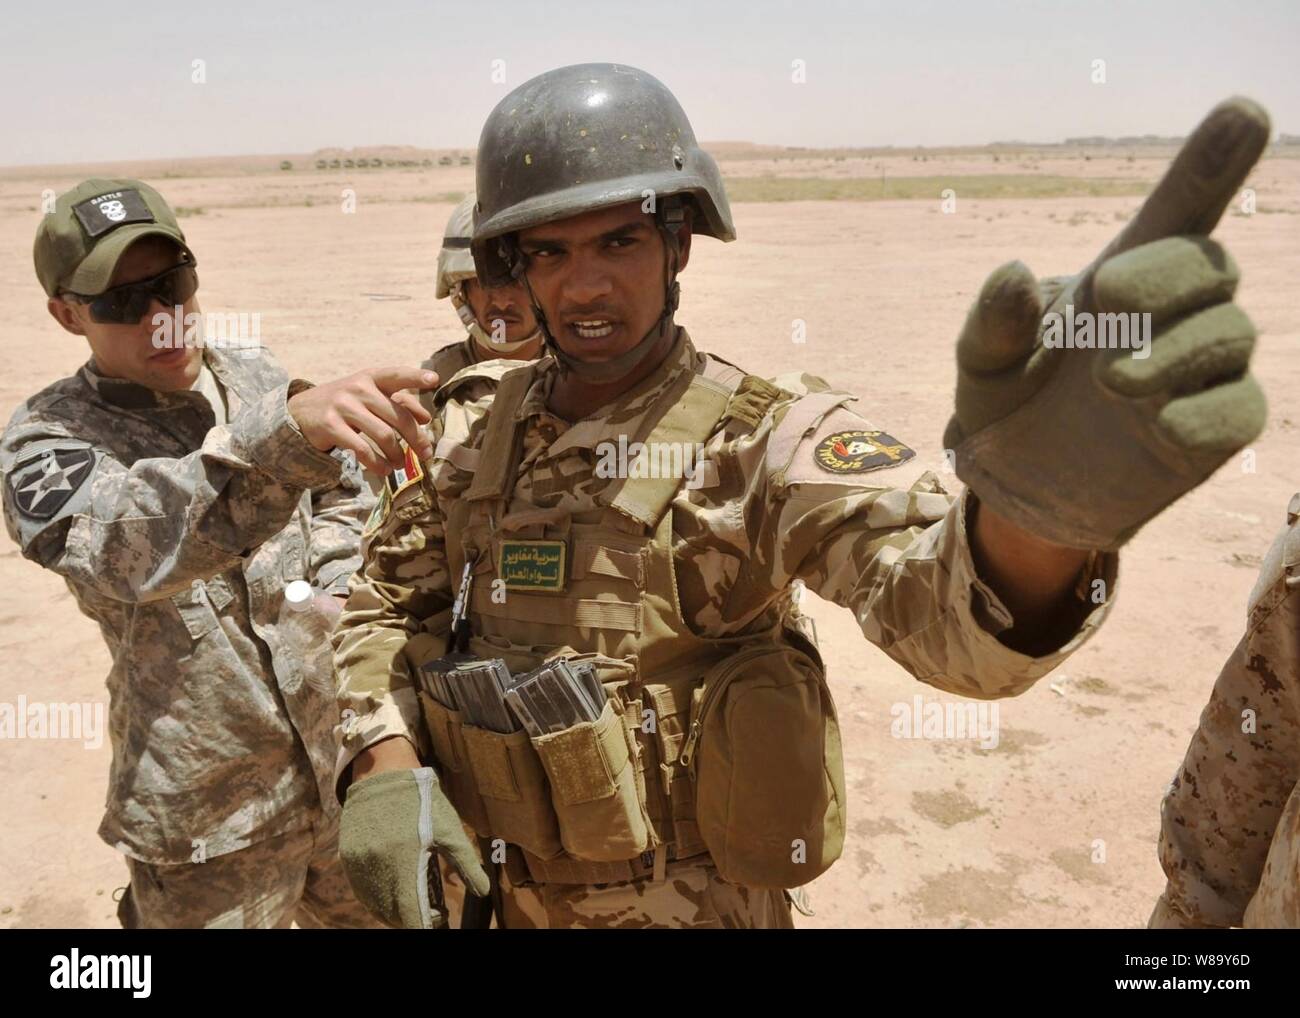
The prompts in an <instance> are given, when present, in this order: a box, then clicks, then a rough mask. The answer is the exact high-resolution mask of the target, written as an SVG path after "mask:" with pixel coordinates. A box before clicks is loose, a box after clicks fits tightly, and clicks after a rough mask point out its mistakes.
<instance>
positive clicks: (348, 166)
mask: <svg viewBox="0 0 1300 1018" xmlns="http://www.w3.org/2000/svg"><path fill="white" fill-rule="evenodd" d="M356 165H357V164H356V163H355V162H353V161H352V160H351V159H344V160H343V168H344V169H345V170H350V169H352V167H354V166H356Z"/></svg>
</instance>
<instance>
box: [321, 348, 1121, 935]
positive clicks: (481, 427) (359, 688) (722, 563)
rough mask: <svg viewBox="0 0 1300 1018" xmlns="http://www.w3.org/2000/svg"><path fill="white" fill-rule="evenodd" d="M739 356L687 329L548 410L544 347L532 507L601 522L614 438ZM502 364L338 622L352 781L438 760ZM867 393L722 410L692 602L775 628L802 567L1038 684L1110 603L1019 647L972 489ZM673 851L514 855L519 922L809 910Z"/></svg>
mask: <svg viewBox="0 0 1300 1018" xmlns="http://www.w3.org/2000/svg"><path fill="white" fill-rule="evenodd" d="M719 363H720V362H718V361H716V360H715V359H712V358H709V357H707V356H706V355H702V354H700V353H697V352H696V350H695V348H694V346H693V344H692V343H691V341H690V339H689V337H688V336H687V335H686V334H685V331H684V330H679V332H678V338H677V341H676V343H675V345H674V347H673V349H672V351H671V352H670V354H669V356H668V357H667V358H666V359H665V361H664V362H663V364H662V365H661V366H660V367H659V368H658V369H656V371H655V372H654V373H653V374H652V375H651V376H650V377H649V378H647V379H646V380H644V381H643V382H641V383H639V384H638V385H637V386H636V387H635V388H634V389H633V390H631V391H630V392H628V393H626V394H624V395H622V396H620V397H619V398H618V399H617V400H615V401H614V402H612V403H610V404H608V405H606V406H605V407H603V408H601V409H600V410H599V411H598V412H596V413H593V414H592V415H591V416H589V417H587V418H584V419H583V420H582V421H580V422H576V423H572V424H570V423H568V422H565V421H562V420H560V419H558V418H557V417H555V416H554V415H553V414H551V413H550V412H549V411H548V410H547V409H546V398H547V394H548V392H549V387H550V384H551V382H552V381H553V379H554V375H555V373H556V370H557V368H556V365H555V363H554V361H552V360H546V361H543V362H540V364H539V366H538V367H537V368H536V370H537V372H538V374H537V376H536V380H535V381H534V383H533V385H532V387H531V388H530V389H529V391H528V392H527V394H526V396H525V397H524V399H523V400H522V402H521V404H520V405H519V406H518V408H517V409H515V408H513V407H512V408H511V409H510V411H509V412H512V413H514V414H516V415H517V417H518V419H520V420H524V421H526V428H525V430H524V437H523V446H522V453H521V458H520V460H519V467H518V469H517V471H516V474H515V477H514V488H513V495H512V496H511V500H510V512H511V514H512V516H513V515H514V514H515V513H516V512H525V511H529V510H533V511H536V512H537V513H538V514H539V517H540V516H541V515H545V516H547V517H548V518H550V517H558V516H559V515H564V516H566V517H569V518H572V519H586V518H589V517H590V514H591V513H592V512H594V511H600V510H601V509H602V507H603V506H604V505H605V504H607V503H605V502H604V501H603V500H602V495H603V494H605V493H606V489H608V487H609V485H610V483H611V482H610V481H608V480H606V479H604V478H602V477H600V476H598V474H597V471H596V461H597V453H596V447H597V445H599V444H601V443H605V442H610V443H617V441H618V439H619V437H620V436H623V437H625V438H626V436H628V435H631V434H644V433H645V424H646V421H647V418H648V417H649V415H651V414H652V413H656V414H658V413H662V412H663V410H662V408H661V407H662V397H663V396H664V394H665V393H666V392H667V391H668V390H669V389H670V388H673V391H677V390H676V389H675V388H674V387H675V386H677V384H678V383H679V382H680V381H681V380H682V379H683V376H684V373H688V372H692V373H697V374H698V373H705V372H710V373H715V372H716V369H717V367H718V365H719ZM519 370H524V369H519ZM732 370H733V372H734V373H735V374H736V375H739V374H740V372H738V371H734V369H732ZM500 377H501V365H500V362H493V363H492V364H489V365H486V366H485V368H484V369H483V370H482V371H479V372H475V371H469V372H466V373H465V374H464V375H463V376H462V378H461V379H460V380H459V382H458V384H455V385H452V386H450V387H445V388H444V389H442V390H441V391H440V393H439V397H438V402H439V404H440V410H439V416H438V418H437V420H436V421H435V427H436V429H437V430H438V433H439V434H440V436H441V437H440V440H439V442H438V446H437V450H436V451H435V454H434V458H433V459H432V461H431V462H430V463H429V464H427V466H426V469H425V472H424V476H423V477H422V478H421V480H420V482H419V484H415V485H411V486H410V487H408V488H407V489H406V490H404V491H403V492H402V493H401V495H400V496H399V497H397V498H395V499H394V501H393V505H392V507H391V509H390V510H389V512H388V513H387V515H386V517H385V518H384V520H383V521H382V523H380V524H379V526H378V527H377V529H376V531H375V533H374V534H373V535H372V536H371V538H370V540H369V542H368V544H367V547H366V550H365V553H364V560H365V561H364V566H363V568H362V571H361V572H360V573H359V574H358V575H357V576H356V577H354V579H353V581H352V593H351V596H350V598H349V600H348V604H347V607H346V608H345V611H344V614H343V617H342V619H341V621H340V624H339V628H338V630H337V631H336V634H335V648H336V659H335V660H336V668H337V670H338V673H339V681H340V702H341V704H342V706H343V707H344V708H345V709H346V710H347V711H348V712H350V713H346V714H345V715H344V716H345V718H346V719H347V720H346V721H345V723H344V724H343V725H342V726H341V728H340V733H341V743H342V749H341V753H340V757H339V764H338V776H339V778H340V779H342V778H343V777H344V776H345V775H346V773H347V768H348V766H349V765H350V763H351V761H352V759H353V758H354V757H355V756H356V754H357V753H359V752H360V751H361V750H363V749H365V748H366V747H368V746H371V745H373V744H375V743H376V742H378V741H380V740H381V739H384V738H387V737H390V736H395V735H397V736H403V737H405V738H407V739H409V740H410V741H411V742H412V743H413V744H415V745H416V747H417V748H418V749H419V750H420V752H421V754H422V757H424V758H426V759H427V758H429V755H430V751H429V746H428V745H427V743H426V734H425V731H424V726H423V725H422V723H421V721H420V708H419V706H418V703H417V698H416V693H415V689H414V688H413V679H412V673H411V667H410V662H409V659H408V655H409V654H410V650H409V648H408V641H411V643H412V644H414V643H416V642H418V641H416V640H412V638H413V637H417V636H420V635H421V634H429V633H433V634H437V633H445V631H446V626H447V620H448V616H449V609H450V607H451V604H452V600H453V590H454V589H455V586H454V581H456V580H458V579H459V577H453V576H452V575H451V569H450V567H449V561H448V540H449V538H451V537H452V536H454V535H450V534H447V533H445V532H444V520H445V518H446V516H447V514H448V512H449V510H450V508H451V507H452V506H453V505H454V504H456V501H457V500H458V499H460V498H461V497H462V496H463V495H464V494H465V493H466V490H467V488H468V487H469V485H470V484H471V482H472V481H473V479H474V476H475V470H476V467H477V465H478V459H479V451H480V447H481V444H482V442H483V439H484V434H485V431H486V424H487V421H488V419H489V414H490V413H491V412H492V410H493V409H494V408H493V400H494V397H495V393H496V390H497V382H498V379H499V378H500ZM763 384H766V383H760V387H761V385H763ZM733 387H734V385H733ZM806 388H813V386H807V387H806ZM850 400H851V397H848V396H846V395H845V394H842V393H827V392H815V393H812V394H811V395H805V396H797V395H791V394H789V393H786V394H784V397H779V398H778V399H777V402H776V403H775V405H773V406H771V407H770V408H768V409H766V410H765V411H764V412H762V413H761V414H755V415H753V416H751V417H750V418H749V420H748V421H747V422H746V421H744V420H743V416H744V415H743V413H741V414H740V416H739V417H737V416H732V417H730V418H727V419H724V420H723V421H720V422H719V424H718V426H717V428H716V429H715V431H714V432H713V433H712V435H711V436H710V437H709V440H708V441H707V442H706V443H705V458H706V461H707V462H706V465H705V467H704V468H703V469H702V470H701V471H700V472H699V475H698V476H699V478H700V480H701V482H702V483H699V484H696V485H685V486H679V487H678V489H677V491H676V494H675V495H674V496H673V498H672V501H671V508H670V510H669V511H670V513H671V542H672V559H673V566H674V569H675V583H676V590H675V591H673V592H672V594H675V600H676V601H677V602H679V605H680V616H681V618H682V619H684V620H685V623H686V624H687V625H688V626H689V628H690V630H691V632H692V633H694V634H696V635H697V636H700V637H704V638H706V639H721V638H727V637H734V636H737V635H741V634H748V633H757V632H763V631H766V630H767V629H769V628H770V627H771V626H772V624H773V620H774V619H777V620H779V619H780V618H782V617H787V616H788V615H789V612H790V588H791V584H792V583H793V581H794V580H795V579H801V580H803V581H804V582H805V583H806V584H807V586H808V587H809V588H811V589H812V590H813V591H815V592H816V593H818V594H820V595H821V596H823V597H825V598H827V599H828V600H831V601H834V602H835V603H837V604H840V605H842V606H844V607H846V608H849V609H850V610H852V611H853V613H854V615H855V616H856V617H857V619H858V621H859V624H860V625H861V627H862V631H863V633H864V634H865V635H866V637H867V638H868V639H869V640H871V641H872V642H873V643H875V644H876V645H877V646H879V647H881V648H882V649H883V650H884V651H885V652H886V653H887V654H888V655H889V656H890V657H892V658H893V659H894V660H896V661H898V662H899V663H900V664H902V665H903V666H904V667H906V668H907V669H908V670H909V671H911V672H912V674H914V675H915V676H916V677H917V678H919V679H921V680H922V681H924V682H928V683H930V684H932V685H935V686H937V687H939V688H941V689H944V690H947V691H950V692H954V693H959V694H962V695H966V696H974V697H979V698H991V697H999V696H1011V695H1015V694H1017V693H1020V692H1023V691H1024V690H1025V689H1027V688H1028V687H1029V686H1030V685H1031V684H1032V683H1033V682H1034V681H1035V680H1036V679H1038V678H1039V677H1041V676H1042V675H1044V674H1046V673H1047V672H1048V671H1050V670H1051V669H1052V668H1054V667H1055V666H1056V665H1057V664H1058V663H1059V662H1060V661H1061V660H1062V659H1064V657H1065V656H1066V655H1068V654H1069V653H1071V652H1072V651H1073V650H1074V649H1076V648H1077V647H1078V646H1080V645H1081V644H1082V643H1083V641H1084V640H1086V639H1087V638H1088V637H1089V636H1090V635H1091V634H1092V632H1093V631H1094V630H1095V629H1096V627H1097V626H1098V625H1099V624H1100V623H1101V621H1102V619H1103V618H1104V616H1105V614H1106V612H1107V610H1108V606H1107V605H1106V604H1103V605H1100V606H1094V607H1092V608H1091V610H1090V611H1088V610H1087V609H1086V608H1085V607H1084V606H1082V605H1081V606H1080V610H1079V616H1080V618H1083V617H1084V615H1085V614H1086V618H1083V621H1082V623H1081V626H1080V628H1079V629H1078V630H1077V632H1076V633H1075V634H1074V635H1073V636H1072V637H1071V638H1070V639H1069V640H1068V642H1066V643H1065V644H1064V646H1062V647H1060V648H1059V649H1058V650H1056V651H1055V652H1052V653H1050V654H1046V655H1044V656H1043V657H1039V658H1031V657H1027V656H1025V655H1023V654H1020V653H1018V652H1016V651H1014V650H1012V649H1010V648H1009V647H1007V646H1005V645H1004V644H1003V643H1001V642H1000V641H999V640H998V637H997V634H998V633H999V632H1001V631H1003V630H1005V629H1007V628H1009V627H1010V626H1011V624H1012V619H1011V618H1010V616H1009V614H1008V612H1007V611H1006V609H1005V607H1004V606H1002V604H1001V603H1000V602H999V601H998V599H997V597H996V596H995V595H994V594H993V592H992V591H991V589H990V588H989V587H988V586H987V585H986V584H984V583H983V582H982V581H981V580H980V579H979V578H978V576H977V575H976V572H975V567H974V564H973V562H972V559H971V552H970V547H969V544H968V542H967V537H966V514H967V512H968V507H969V496H968V497H967V498H962V499H954V498H952V497H950V496H948V495H946V494H944V493H943V491H942V489H941V488H940V487H939V485H938V483H937V479H936V478H935V477H934V475H933V474H928V473H927V474H924V475H923V476H920V477H919V478H918V477H917V475H918V474H920V473H921V471H920V470H918V469H916V467H915V464H914V463H912V464H910V465H903V464H906V463H907V461H908V460H909V459H911V458H912V453H911V450H908V449H907V448H906V447H905V446H903V445H902V444H901V443H897V442H894V441H893V440H892V439H890V438H889V436H887V435H884V434H883V433H882V432H879V431H877V430H875V429H873V428H872V426H871V425H869V424H868V423H867V422H866V421H864V420H863V419H862V418H861V417H860V416H858V415H857V414H856V413H854V412H853V411H852V410H850V409H848V407H847V403H848V402H849V401H850ZM850 432H860V433H864V434H865V435H869V436H871V438H870V439H869V440H868V441H867V442H866V446H865V447H866V448H867V449H868V450H869V451H870V453H871V455H869V456H867V457H865V458H860V459H859V466H858V467H856V468H854V469H851V470H844V471H839V470H836V469H831V468H828V467H827V466H825V465H824V461H823V460H822V459H819V450H823V451H824V450H825V448H826V443H827V442H828V441H830V440H835V439H836V438H837V436H839V435H842V434H846V433H850ZM864 462H865V463H866V466H865V467H863V466H862V463H864ZM875 469H887V470H888V473H886V474H882V475H881V477H880V480H879V481H878V482H876V483H868V482H867V481H866V480H865V479H864V478H863V476H862V475H863V474H864V473H866V472H867V471H869V470H875ZM912 481H915V483H912V484H911V486H910V487H906V486H907V485H908V484H909V483H910V482H912ZM584 514H585V515H584ZM1115 567H1116V556H1115V555H1113V554H1108V555H1102V556H1099V557H1098V559H1097V560H1096V574H1097V575H1098V576H1100V577H1103V578H1104V579H1105V580H1106V582H1107V589H1108V590H1111V591H1113V589H1114V587H1113V583H1114V579H1115ZM593 568H594V565H593ZM478 590H479V587H478V586H477V585H476V586H475V591H476V593H475V598H478V596H479V595H478V593H477V592H478ZM479 610H480V606H479V602H478V601H476V602H475V611H479ZM517 610H522V606H521V607H519V608H514V607H512V606H511V605H510V604H508V605H507V606H506V607H505V608H504V609H503V610H502V612H501V613H499V616H504V618H503V617H496V618H493V619H492V621H493V623H494V625H496V626H498V627H506V628H508V627H509V625H510V622H509V618H508V617H509V615H510V612H512V611H517ZM471 618H472V619H473V618H474V616H473V615H471ZM476 631H477V630H476ZM423 638H424V639H427V637H423ZM595 639H596V637H595V636H594V635H593V640H595ZM575 649H577V650H579V651H582V650H584V649H587V648H583V647H576V648H575ZM672 764H674V762H673V761H664V762H663V763H662V766H664V767H668V766H670V765H672ZM648 769H649V768H648V767H647V770H648ZM675 819H676V818H675ZM511 850H512V851H513V846H511ZM662 863H663V860H661V859H656V863H655V866H654V870H655V872H653V873H650V872H646V873H644V874H642V875H641V876H638V877H637V878H634V879H631V880H628V881H616V882H611V883H608V884H601V885H594V886H593V885H590V884H586V885H584V884H569V883H565V882H563V881H557V882H553V883H552V882H546V881H539V880H535V879H531V876H532V874H531V871H523V872H521V871H520V869H519V867H518V866H515V865H511V860H509V859H508V860H507V865H506V872H505V876H504V877H503V878H502V892H503V898H504V901H503V903H502V909H501V911H502V913H503V914H504V916H505V918H506V923H507V925H519V924H522V925H531V926H574V925H599V926H647V925H670V926H689V925H703V926H788V925H790V914H789V910H788V908H787V906H786V905H785V903H784V900H783V898H782V893H781V892H780V891H775V890H756V889H752V888H745V887H738V886H736V885H734V884H729V883H726V882H725V881H722V880H721V879H720V878H719V877H718V875H717V873H716V871H714V869H713V867H712V865H711V863H710V857H709V856H708V855H707V854H705V855H698V854H697V855H695V856H694V857H687V858H683V859H674V858H673V857H672V856H671V855H669V856H668V858H667V865H666V867H665V866H663V865H662Z"/></svg>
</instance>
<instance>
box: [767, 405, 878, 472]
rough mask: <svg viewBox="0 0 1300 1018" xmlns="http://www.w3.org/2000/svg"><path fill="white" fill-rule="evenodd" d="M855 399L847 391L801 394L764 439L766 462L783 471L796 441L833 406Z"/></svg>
mask: <svg viewBox="0 0 1300 1018" xmlns="http://www.w3.org/2000/svg"><path fill="white" fill-rule="evenodd" d="M856 401H857V397H856V396H853V395H850V394H849V393H847V392H814V393H810V394H809V395H807V396H803V397H801V398H800V399H799V400H798V401H797V402H795V404H794V405H793V406H791V407H790V409H789V410H787V411H786V412H785V416H784V417H783V418H782V419H781V423H780V424H778V425H777V427H776V429H775V430H774V431H773V432H772V435H771V437H769V438H768V441H767V462H768V464H769V466H770V467H771V468H772V469H773V470H785V469H786V468H787V467H789V466H790V461H791V460H793V459H794V454H795V452H796V450H797V449H798V448H799V443H800V442H802V441H803V440H804V437H805V436H806V435H807V434H808V432H810V431H812V430H813V428H815V427H816V426H817V424H818V423H819V422H820V421H821V419H822V418H823V417H825V416H826V415H827V414H828V413H830V412H831V411H832V410H834V409H835V408H836V407H837V406H841V405H843V404H846V403H853V402H856Z"/></svg>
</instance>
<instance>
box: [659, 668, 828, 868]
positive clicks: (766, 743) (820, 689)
mask: <svg viewBox="0 0 1300 1018" xmlns="http://www.w3.org/2000/svg"><path fill="white" fill-rule="evenodd" d="M681 760H682V763H683V764H685V765H686V768H687V770H688V772H689V773H690V775H691V777H692V779H693V780H694V782H695V807H696V821H697V823H698V824H699V829H700V835H701V837H702V838H703V840H704V843H705V845H706V846H707V847H708V850H709V854H710V855H712V857H713V861H714V863H715V864H716V865H717V867H718V872H719V874H721V876H722V877H723V879H724V880H728V881H730V882H732V883H736V884H742V885H745V886H749V887H770V888H790V887H799V886H801V885H803V884H806V883H808V882H809V881H811V880H814V879H815V878H817V877H818V876H820V875H821V874H822V873H824V872H826V870H827V869H829V868H830V866H831V864H832V863H833V862H835V860H836V859H838V858H839V856H840V852H841V851H842V850H843V847H844V803H845V795H844V759H843V755H842V752H841V747H840V730H839V721H838V719H837V718H836V715H835V705H834V703H833V702H832V700H831V693H830V689H829V688H828V687H827V685H826V678H825V672H824V670H823V668H822V666H821V664H820V662H819V661H818V660H817V659H816V658H815V657H814V656H812V655H811V654H809V653H806V652H805V651H804V650H802V649H800V648H798V647H796V646H793V645H790V644H784V643H768V644H765V645H763V646H758V647H750V648H748V649H744V650H741V651H739V652H737V653H736V654H733V655H732V656H730V657H728V658H726V659H725V660H723V661H722V662H720V663H719V664H717V665H715V666H714V667H713V668H711V669H710V670H709V671H708V672H707V673H706V674H705V677H704V681H703V683H702V684H701V685H700V686H699V688H698V689H697V690H696V691H695V695H694V699H693V702H692V705H691V729H690V732H689V734H688V735H687V738H686V743H685V744H684V745H683V747H682V754H681Z"/></svg>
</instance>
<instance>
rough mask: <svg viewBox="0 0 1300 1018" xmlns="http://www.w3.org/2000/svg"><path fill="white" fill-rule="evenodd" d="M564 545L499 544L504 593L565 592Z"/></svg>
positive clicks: (511, 542)
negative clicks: (526, 591) (515, 591)
mask: <svg viewBox="0 0 1300 1018" xmlns="http://www.w3.org/2000/svg"><path fill="white" fill-rule="evenodd" d="M564 550H565V545H564V542H563V541H502V542H501V558H500V560H499V561H500V570H501V579H503V580H505V581H506V590H546V591H556V592H558V591H562V590H563V589H564Z"/></svg>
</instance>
